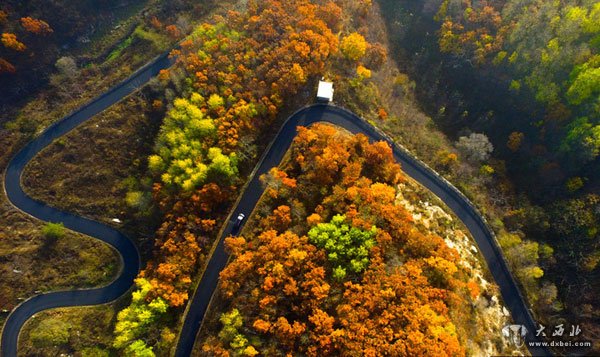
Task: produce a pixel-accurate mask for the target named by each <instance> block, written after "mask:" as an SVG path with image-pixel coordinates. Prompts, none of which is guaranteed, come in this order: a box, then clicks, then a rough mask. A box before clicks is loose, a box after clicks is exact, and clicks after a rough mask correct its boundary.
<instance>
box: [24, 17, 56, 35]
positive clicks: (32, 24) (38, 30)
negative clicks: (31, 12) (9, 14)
mask: <svg viewBox="0 0 600 357" xmlns="http://www.w3.org/2000/svg"><path fill="white" fill-rule="evenodd" d="M21 26H23V28H24V29H25V31H27V32H31V33H34V34H36V35H49V34H51V33H52V32H54V30H52V28H51V27H50V25H48V23H47V22H46V21H43V20H38V19H34V18H33V17H29V16H28V17H22V18H21Z"/></svg>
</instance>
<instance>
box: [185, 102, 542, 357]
mask: <svg viewBox="0 0 600 357" xmlns="http://www.w3.org/2000/svg"><path fill="white" fill-rule="evenodd" d="M317 122H328V123H331V124H335V125H338V126H341V127H343V128H345V129H347V130H349V131H350V132H352V133H354V134H356V133H362V134H364V135H366V136H368V137H369V139H370V140H372V141H386V142H388V143H389V144H390V145H391V147H392V148H393V153H394V157H395V159H396V160H397V161H398V162H399V163H400V164H401V165H402V170H403V171H404V172H405V173H406V174H407V175H409V176H410V177H412V178H413V179H415V180H416V181H418V182H419V183H420V184H422V185H423V186H425V187H427V188H428V189H429V190H430V191H431V192H433V193H434V194H435V195H437V196H438V197H439V198H440V199H441V200H442V201H444V203H445V204H446V205H447V206H448V207H449V208H450V209H451V210H452V211H454V213H455V214H456V215H457V216H458V217H459V218H460V220H461V221H462V222H463V223H464V224H465V226H466V227H467V228H468V229H469V231H470V232H471V235H472V236H473V238H474V239H475V241H476V243H477V245H478V247H479V250H480V252H481V254H482V255H483V257H484V258H485V260H486V262H487V265H488V268H489V270H490V272H491V274H492V276H493V277H494V280H495V281H496V284H497V285H498V286H499V287H500V291H501V294H502V298H503V300H504V303H505V304H506V307H507V308H508V310H509V311H510V312H511V315H512V318H513V320H514V321H515V323H516V324H520V325H524V326H525V327H526V328H527V330H528V331H529V334H528V335H527V337H528V338H529V340H535V337H534V334H535V330H536V328H535V327H536V324H535V322H534V320H533V317H532V316H531V313H530V312H529V310H528V308H527V305H526V304H525V302H524V299H523V297H522V296H521V293H520V291H519V288H518V287H517V284H516V282H515V280H514V278H513V277H512V275H511V273H510V271H509V270H508V267H507V265H506V261H505V260H504V257H503V255H502V253H501V250H500V248H499V247H498V245H497V243H496V240H495V238H494V235H493V233H492V232H491V230H490V229H489V228H488V227H487V225H486V224H485V222H484V220H483V218H482V216H481V214H479V212H477V210H476V208H475V207H474V206H473V204H472V203H471V202H470V201H469V200H468V199H467V198H466V197H465V196H464V195H463V194H461V193H460V192H459V191H458V189H456V188H455V187H454V186H452V185H451V184H450V183H448V182H447V181H446V180H444V179H443V178H441V177H440V176H438V175H437V174H436V173H435V172H434V171H433V170H431V169H429V168H427V167H426V166H425V165H424V164H422V163H421V162H420V161H418V160H416V159H415V158H414V157H413V156H412V155H410V154H409V153H408V152H406V151H405V150H403V149H402V148H400V147H399V146H397V145H396V144H394V143H393V142H392V141H391V140H390V139H389V138H387V137H385V136H384V135H383V134H382V133H381V132H379V131H378V130H377V129H375V128H374V127H373V126H371V125H370V124H368V123H366V122H365V121H363V120H362V119H361V118H359V117H358V116H356V115H355V114H353V113H351V112H349V111H347V110H344V109H342V108H339V107H335V106H331V105H323V104H316V105H312V106H309V107H306V108H303V109H301V110H299V111H298V112H296V113H295V114H293V115H292V116H291V117H290V118H288V119H287V121H286V122H285V123H284V125H283V127H282V128H281V129H280V131H279V133H278V135H277V137H276V138H275V140H274V142H273V143H272V144H271V146H270V147H269V148H267V150H266V152H265V153H264V154H263V157H262V159H261V161H260V162H259V164H258V166H257V168H256V169H255V172H254V173H253V176H252V177H251V179H250V180H251V181H250V183H249V184H248V186H247V188H246V190H245V191H244V192H243V194H242V197H241V199H240V200H239V201H238V202H239V203H238V204H237V206H236V207H235V208H234V210H233V211H232V214H231V215H230V217H232V219H235V218H236V217H237V215H238V214H239V213H244V214H246V215H248V214H249V213H250V212H252V210H253V208H254V206H255V205H256V203H257V202H258V200H259V198H260V196H261V195H262V192H263V187H262V185H261V183H260V181H259V177H260V175H262V174H264V173H266V172H268V171H269V170H270V169H271V168H272V167H275V166H278V165H279V163H280V162H281V159H282V158H283V156H284V155H285V153H286V151H287V150H288V148H289V147H290V145H291V143H292V141H293V139H294V137H295V136H296V134H297V131H296V128H297V127H298V126H308V125H311V124H314V123H317ZM232 228H233V221H230V222H228V225H227V227H226V229H225V231H224V233H223V235H222V236H221V237H220V240H219V243H218V245H217V248H216V250H215V251H214V253H213V255H212V256H211V258H210V261H209V263H208V265H207V269H206V272H205V273H204V276H203V277H202V280H201V281H200V284H199V286H198V288H197V290H196V291H195V293H194V296H193V297H192V301H191V305H190V306H189V309H188V312H187V315H186V317H185V321H184V325H183V329H182V331H181V335H180V339H179V344H178V346H177V350H176V357H187V356H189V355H190V354H191V352H192V349H193V346H194V341H195V339H196V335H197V333H198V330H199V328H200V324H201V323H202V319H203V317H204V314H205V313H206V309H207V307H208V304H209V302H210V298H211V296H212V294H213V292H214V291H215V289H216V287H217V283H218V281H219V273H220V272H221V270H223V268H224V267H225V265H226V264H227V259H228V256H227V253H225V249H224V243H223V242H224V237H227V236H229V235H230V234H231V231H232ZM498 333H500V331H498ZM494 337H496V336H494ZM529 351H530V352H531V354H532V355H533V356H549V355H552V354H551V353H550V351H549V350H548V349H546V348H533V347H532V348H529Z"/></svg>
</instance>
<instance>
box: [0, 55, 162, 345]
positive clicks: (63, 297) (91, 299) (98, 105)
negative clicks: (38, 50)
mask: <svg viewBox="0 0 600 357" xmlns="http://www.w3.org/2000/svg"><path fill="white" fill-rule="evenodd" d="M171 64H172V61H171V60H170V59H169V58H168V57H167V54H164V55H162V56H160V57H157V58H156V59H155V60H154V61H152V62H151V63H149V64H147V65H146V66H144V67H142V68H141V69H140V70H138V71H136V72H135V73H134V74H132V75H131V76H130V77H129V78H128V79H126V80H125V81H123V82H122V83H120V84H119V85H117V86H116V87H113V88H112V89H111V90H109V91H108V92H106V93H104V94H102V95H101V96H100V97H98V98H96V99H95V100H93V101H92V102H90V103H89V104H87V105H85V106H84V107H82V108H80V109H79V110H77V111H76V112H74V113H72V114H70V115H69V116H67V117H65V118H63V119H61V120H60V121H58V122H56V123H55V124H53V125H51V126H50V127H48V129H46V130H45V131H44V132H43V133H42V134H40V135H39V136H38V137H37V138H35V139H34V140H32V141H31V142H29V144H27V145H26V146H25V147H24V148H23V149H21V151H19V152H18V153H17V154H16V155H15V156H14V157H13V158H12V160H11V161H10V163H9V164H8V166H7V168H6V175H5V181H4V189H5V192H6V196H7V197H8V199H9V200H10V202H11V203H12V204H13V205H14V206H15V207H17V208H18V209H20V210H21V211H23V212H25V213H28V214H30V215H31V216H33V217H35V218H37V219H40V220H42V221H46V222H62V223H63V224H64V225H65V227H67V228H69V229H71V230H74V231H77V232H80V233H83V234H85V235H88V236H91V237H94V238H96V239H99V240H101V241H103V242H105V243H107V244H110V245H111V246H112V247H113V248H115V249H116V250H117V251H118V252H119V254H120V256H121V263H122V268H121V271H120V273H119V276H118V277H117V278H116V279H115V280H114V281H113V282H112V283H110V284H109V285H107V286H105V287H102V288H98V289H85V290H73V291H61V292H53V293H48V294H41V295H36V296H34V297H32V298H30V299H28V300H26V301H24V302H23V303H21V304H19V306H17V307H16V308H15V309H14V310H13V311H12V312H11V313H10V315H9V316H8V318H7V320H6V322H5V324H4V329H3V331H2V339H1V340H0V356H3V357H14V356H16V355H17V342H18V337H19V332H20V331H21V328H22V327H23V324H24V323H25V321H27V320H28V319H29V318H30V317H32V316H33V315H35V314H36V313H38V312H40V311H42V310H46V309H51V308H57V307H66V306H84V305H96V304H102V303H107V302H110V301H113V300H115V299H117V298H118V297H120V296H121V295H123V294H124V293H126V292H127V291H128V290H129V289H130V288H131V285H132V284H133V279H134V278H135V277H136V276H137V274H138V271H139V269H140V257H139V253H138V250H137V248H136V246H135V245H134V244H133V242H132V241H131V240H130V239H129V238H127V237H126V236H125V235H123V234H122V233H121V232H119V231H117V230H115V229H114V228H111V227H109V226H106V225H104V224H101V223H98V222H95V221H92V220H89V219H86V218H83V217H79V216H77V215H74V214H71V213H68V212H63V211H60V210H58V209H55V208H52V207H50V206H48V205H47V204H45V203H43V202H39V201H35V200H33V199H31V198H30V197H28V196H27V195H26V194H25V192H23V188H22V187H21V175H22V173H23V169H24V168H25V166H26V165H27V163H28V162H29V161H30V160H31V159H33V158H34V157H35V155H37V154H38V153H39V152H40V151H42V150H43V149H44V148H45V147H47V146H48V145H50V144H51V143H52V142H53V141H54V140H55V139H57V138H59V137H61V136H63V135H65V134H66V133H68V132H69V131H71V130H73V129H74V128H75V127H77V126H78V125H80V124H81V123H83V122H85V121H86V120H88V119H90V118H92V117H93V116H94V115H96V114H98V113H100V112H101V111H103V110H104V109H106V108H108V107H110V106H111V105H113V104H115V103H117V102H118V101H120V100H121V99H123V98H124V97H126V96H127V95H129V94H131V93H132V92H134V91H135V90H136V89H138V88H140V87H141V86H142V85H143V84H145V83H147V82H148V81H149V80H150V79H151V78H153V77H155V76H156V75H157V74H158V72H159V71H160V70H161V69H164V68H167V67H169V66H170V65H171ZM57 164H60V163H57Z"/></svg>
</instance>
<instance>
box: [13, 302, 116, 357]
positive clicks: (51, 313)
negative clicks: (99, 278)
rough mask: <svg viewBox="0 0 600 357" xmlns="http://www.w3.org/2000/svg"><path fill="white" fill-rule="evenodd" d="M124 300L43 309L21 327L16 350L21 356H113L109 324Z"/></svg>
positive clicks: (111, 323) (110, 324)
mask: <svg viewBox="0 0 600 357" xmlns="http://www.w3.org/2000/svg"><path fill="white" fill-rule="evenodd" d="M125 300H126V299H124V298H122V299H120V300H118V301H116V302H114V303H111V304H105V305H98V306H86V307H70V308H61V309H53V310H47V311H43V312H41V313H39V314H37V315H36V316H35V318H32V319H31V320H29V321H28V322H27V323H26V324H25V326H24V327H23V330H22V332H21V338H20V339H19V351H20V352H21V353H22V355H23V356H59V355H63V354H64V355H70V356H77V357H79V356H85V357H88V356H93V357H104V356H115V354H114V351H113V350H112V338H113V335H112V325H113V323H114V320H115V319H116V314H117V312H118V311H119V309H120V308H121V307H122V306H123V304H124V303H125Z"/></svg>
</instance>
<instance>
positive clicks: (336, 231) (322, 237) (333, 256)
mask: <svg viewBox="0 0 600 357" xmlns="http://www.w3.org/2000/svg"><path fill="white" fill-rule="evenodd" d="M345 221H346V216H344V215H340V214H338V215H335V216H334V217H333V218H332V219H331V221H330V222H329V223H319V224H318V225H316V226H315V227H313V228H311V230H310V231H309V232H308V239H309V240H310V242H311V243H313V244H314V245H316V246H317V247H319V248H322V249H325V251H326V252H327V258H328V259H329V261H330V262H331V263H332V264H333V266H334V268H333V277H334V278H336V279H338V280H341V279H344V278H345V277H346V274H347V272H348V270H349V271H351V272H353V273H360V272H362V271H363V270H365V268H366V267H367V265H368V264H369V252H370V250H371V248H372V247H373V246H374V245H375V235H376V234H377V228H376V227H375V226H373V227H372V228H371V229H370V230H368V231H367V230H362V229H359V228H356V227H351V226H349V225H348V224H346V223H345Z"/></svg>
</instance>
